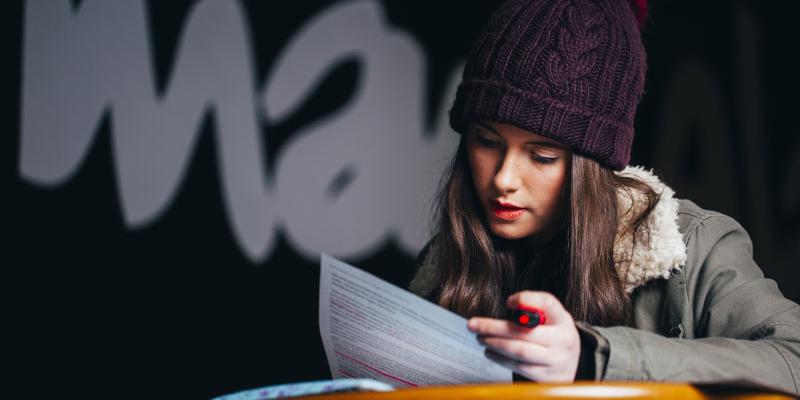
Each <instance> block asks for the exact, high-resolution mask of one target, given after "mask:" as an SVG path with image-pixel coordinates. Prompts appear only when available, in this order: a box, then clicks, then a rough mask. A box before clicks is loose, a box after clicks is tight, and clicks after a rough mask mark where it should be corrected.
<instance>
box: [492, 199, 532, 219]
mask: <svg viewBox="0 0 800 400" xmlns="http://www.w3.org/2000/svg"><path fill="white" fill-rule="evenodd" d="M491 207H492V212H493V213H494V215H495V216H497V218H500V219H504V220H506V221H513V220H515V219H517V218H519V217H521V216H522V214H523V213H525V208H523V207H518V206H515V205H514V204H511V203H503V202H500V201H498V200H492V202H491Z"/></svg>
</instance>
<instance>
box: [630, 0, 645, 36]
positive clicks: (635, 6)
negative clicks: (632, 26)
mask: <svg viewBox="0 0 800 400" xmlns="http://www.w3.org/2000/svg"><path fill="white" fill-rule="evenodd" d="M628 4H630V6H631V10H633V15H635V16H636V21H637V22H638V23H639V29H642V27H643V26H644V20H645V19H646V18H647V0H628Z"/></svg>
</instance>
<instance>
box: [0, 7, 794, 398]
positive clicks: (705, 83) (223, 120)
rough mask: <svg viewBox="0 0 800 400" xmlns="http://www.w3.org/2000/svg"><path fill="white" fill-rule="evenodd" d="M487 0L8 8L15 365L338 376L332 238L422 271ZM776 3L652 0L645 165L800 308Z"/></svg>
mask: <svg viewBox="0 0 800 400" xmlns="http://www.w3.org/2000/svg"><path fill="white" fill-rule="evenodd" d="M498 4H499V2H497V1H483V2H468V3H465V2H459V1H450V0H448V1H436V2H430V1H425V2H423V1H384V2H381V1H371V0H353V1H299V2H288V3H286V2H268V1H244V2H237V1H231V0H200V1H177V0H176V1H169V2H165V1H161V2H157V1H143V0H120V1H89V0H86V1H57V0H36V1H33V0H31V1H25V2H10V3H8V4H7V5H6V6H5V12H4V13H3V19H4V21H3V22H4V23H3V26H5V27H6V29H9V30H10V35H5V38H6V39H7V45H8V47H7V50H6V53H7V54H8V55H7V58H6V62H4V64H5V65H6V67H7V68H8V72H6V74H5V78H6V85H5V86H6V87H7V89H6V90H4V91H3V93H4V95H5V96H7V97H8V99H7V104H8V106H7V107H5V111H4V113H3V124H4V131H5V132H6V134H4V135H2V138H3V144H2V146H0V148H1V149H2V152H3V153H2V160H3V161H4V166H5V167H6V168H5V171H7V172H10V173H7V174H4V175H3V176H5V177H7V179H4V180H3V183H2V196H0V197H2V198H3V202H2V203H0V204H4V205H5V207H3V208H4V213H3V216H4V218H3V219H2V220H3V221H4V223H3V226H4V228H5V229H4V230H3V231H4V232H3V236H4V238H3V243H4V244H6V245H8V248H7V249H8V250H6V251H5V252H4V254H5V256H4V259H3V261H2V264H3V266H4V268H3V271H4V276H5V278H4V283H5V286H6V290H4V293H7V294H8V295H9V296H8V300H7V301H6V302H5V304H6V305H7V309H8V310H7V312H5V313H4V314H6V315H7V316H8V319H7V320H6V324H4V325H5V329H4V330H6V331H8V333H10V334H11V335H10V338H9V339H7V340H8V342H7V344H8V351H7V354H8V355H9V358H8V359H7V362H10V363H11V364H12V365H14V366H15V368H14V369H15V371H16V372H17V373H18V374H19V375H20V376H21V377H25V378H27V379H30V381H28V380H25V381H18V382H25V383H26V384H27V385H28V388H29V389H30V390H34V389H35V390H37V391H43V392H41V393H45V394H60V395H63V394H73V393H81V394H82V395H83V396H87V397H95V396H106V397H107V396H108V395H109V394H113V395H115V396H120V397H128V396H131V397H133V396H141V395H148V396H150V397H157V398H210V397H212V396H216V395H220V394H224V393H228V392H232V391H236V390H242V389H246V388H253V387H258V386H264V385H269V384H275V383H284V382H294V381H301V380H312V379H325V378H329V377H330V372H329V370H328V366H327V362H326V360H325V355H324V352H323V350H322V344H321V342H320V338H319V332H318V329H317V291H318V288H319V282H318V279H319V254H320V253H321V252H325V253H329V254H331V255H334V256H337V257H340V258H342V259H343V260H345V261H347V262H349V263H352V264H354V265H356V266H358V267H360V268H363V269H364V270H367V271H369V272H371V273H373V274H375V275H377V276H379V277H381V278H383V279H386V280H388V281H390V282H393V283H395V284H397V285H402V286H405V285H406V284H407V283H408V282H409V280H410V279H411V277H412V275H413V273H414V261H413V260H414V257H415V255H416V253H417V251H418V250H419V248H420V247H421V246H422V245H423V244H424V243H425V241H426V240H427V239H428V237H429V236H430V231H429V227H428V222H427V217H428V215H429V209H430V199H431V195H432V193H433V191H434V190H435V188H436V186H437V184H438V179H439V174H440V173H441V171H442V169H443V168H444V166H445V163H446V162H447V160H448V159H449V158H450V156H451V155H452V152H453V150H454V148H455V147H454V146H455V144H456V142H457V135H456V134H455V133H453V132H452V131H450V129H449V127H448V125H447V120H446V115H447V111H448V109H449V107H450V102H451V101H452V97H453V95H454V92H455V87H456V85H457V83H458V78H459V74H460V69H461V67H462V65H463V61H464V57H465V55H466V53H467V51H468V50H469V45H470V43H471V41H472V39H473V38H474V37H475V36H476V35H477V33H478V31H479V29H480V27H481V26H482V25H483V23H484V22H485V21H486V19H487V18H488V15H489V13H490V12H491V11H492V10H493V9H494V8H496V7H497V5H498ZM777 4H778V3H776V2H756V1H710V2H693V1H688V0H680V1H679V0H674V1H656V2H651V5H650V17H649V20H648V22H647V25H646V28H645V32H644V35H643V37H644V41H645V45H646V47H647V49H648V60H649V70H648V80H647V85H646V91H647V93H646V94H645V96H644V99H643V101H642V103H641V104H640V106H639V112H638V117H637V122H636V128H637V134H636V135H637V136H636V138H635V141H634V150H633V161H632V163H633V164H639V165H644V166H646V167H648V168H653V169H654V171H655V173H656V174H658V175H659V176H660V177H661V178H662V179H663V180H664V181H665V182H667V183H668V184H670V185H671V186H672V187H673V188H674V189H675V191H676V192H677V195H678V197H683V198H689V199H692V200H694V201H695V202H696V203H698V204H699V205H700V206H701V207H704V208H707V209H713V210H717V211H721V212H723V213H726V214H729V215H731V216H733V217H734V218H736V219H737V220H738V221H739V222H740V223H741V224H742V225H743V226H744V227H745V228H747V230H748V231H749V232H750V234H751V237H752V239H753V242H754V253H755V259H756V261H757V262H758V263H759V265H760V266H761V267H762V269H763V270H764V273H765V274H766V275H767V276H768V277H770V278H772V279H775V280H776V281H777V282H778V285H779V286H780V288H781V290H782V291H783V293H784V294H785V295H786V296H787V297H788V298H790V299H792V300H794V301H798V300H800V270H799V269H798V261H797V260H798V256H800V188H798V182H800V139H798V136H800V135H798V133H800V132H798V127H797V125H796V120H795V117H796V116H797V114H798V111H797V105H798V101H797V100H796V99H797V94H798V93H800V85H798V83H800V78H798V74H797V72H796V71H798V70H800V65H798V61H797V58H796V57H794V54H793V53H794V52H795V51H796V48H797V46H796V44H795V41H796V39H797V36H798V35H797V32H796V26H795V20H796V18H795V16H796V15H797V11H798V9H800V7H798V6H797V5H795V4H794V3H786V2H784V3H780V7H777ZM4 247H5V246H4ZM4 358H5V357H4Z"/></svg>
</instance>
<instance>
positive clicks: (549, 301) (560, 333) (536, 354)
mask: <svg viewBox="0 0 800 400" xmlns="http://www.w3.org/2000/svg"><path fill="white" fill-rule="evenodd" d="M520 304H522V305H526V306H530V307H536V308H538V309H540V310H542V311H544V313H545V315H547V323H546V324H545V325H539V326H537V327H535V328H533V329H531V328H525V327H521V326H519V325H517V324H516V323H515V322H514V321H507V320H500V319H494V318H480V317H475V318H470V320H469V322H468V324H467V327H468V328H469V330H470V331H473V332H475V333H477V334H478V340H479V341H480V342H481V343H482V344H484V345H485V346H486V356H487V357H489V358H490V359H492V360H494V361H495V362H497V363H499V364H501V365H504V366H506V367H508V368H510V369H512V370H514V371H515V372H516V373H518V374H520V375H522V376H524V377H526V378H528V379H531V380H533V381H537V382H572V381H574V380H575V373H576V371H577V369H578V359H579V357H580V354H581V340H580V336H579V335H578V330H577V328H575V321H573V320H572V315H570V313H569V312H567V310H565V309H564V306H563V305H561V302H560V301H559V300H558V298H556V297H555V296H553V295H552V294H550V293H547V292H534V291H522V292H518V293H515V294H513V295H511V296H509V297H508V300H507V301H506V305H507V306H508V308H510V309H517V307H518V306H519V305H520Z"/></svg>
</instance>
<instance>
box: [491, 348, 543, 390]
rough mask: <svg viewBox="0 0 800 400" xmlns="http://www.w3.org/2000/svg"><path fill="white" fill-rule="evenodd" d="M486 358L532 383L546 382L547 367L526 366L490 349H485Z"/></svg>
mask: <svg viewBox="0 0 800 400" xmlns="http://www.w3.org/2000/svg"><path fill="white" fill-rule="evenodd" d="M484 354H485V355H486V358H488V359H490V360H492V361H494V362H495V363H497V364H500V365H502V366H504V367H506V368H508V369H510V370H512V371H514V372H516V373H517V374H520V375H522V376H524V377H526V378H528V379H530V380H532V381H534V382H546V381H548V380H549V379H547V375H548V368H549V367H548V366H545V365H537V364H526V363H524V362H521V361H519V360H517V359H514V358H511V357H507V356H504V355H502V354H500V353H498V352H496V351H494V350H492V349H488V348H487V349H486V351H485V352H484Z"/></svg>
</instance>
